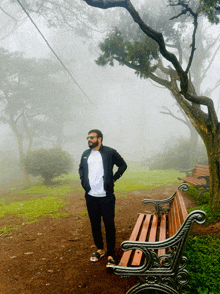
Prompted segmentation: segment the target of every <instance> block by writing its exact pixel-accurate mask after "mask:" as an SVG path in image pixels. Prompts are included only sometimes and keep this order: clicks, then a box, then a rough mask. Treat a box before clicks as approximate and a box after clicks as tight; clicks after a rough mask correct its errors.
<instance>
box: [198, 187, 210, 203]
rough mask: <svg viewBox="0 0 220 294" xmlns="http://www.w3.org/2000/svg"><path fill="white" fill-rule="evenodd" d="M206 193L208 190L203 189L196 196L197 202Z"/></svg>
mask: <svg viewBox="0 0 220 294" xmlns="http://www.w3.org/2000/svg"><path fill="white" fill-rule="evenodd" d="M206 192H209V189H208V188H204V189H203V190H202V191H201V192H200V193H199V195H198V196H197V200H199V198H200V197H201V196H202V194H204V193H206Z"/></svg>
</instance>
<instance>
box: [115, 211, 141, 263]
mask: <svg viewBox="0 0 220 294" xmlns="http://www.w3.org/2000/svg"><path fill="white" fill-rule="evenodd" d="M143 219H144V214H143V213H141V214H139V216H138V219H137V222H136V224H135V227H134V229H133V231H132V233H131V236H130V239H129V241H136V240H137V237H138V234H139V231H140V228H141V225H142V223H143ZM131 253H132V250H129V251H126V252H124V253H123V255H122V258H121V260H120V263H119V265H122V266H127V265H128V262H129V259H130V256H131Z"/></svg>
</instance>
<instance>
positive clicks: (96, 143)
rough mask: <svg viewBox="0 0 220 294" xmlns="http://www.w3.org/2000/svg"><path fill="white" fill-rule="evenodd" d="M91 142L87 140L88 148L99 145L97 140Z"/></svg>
mask: <svg viewBox="0 0 220 294" xmlns="http://www.w3.org/2000/svg"><path fill="white" fill-rule="evenodd" d="M91 143H92V142H88V145H89V148H90V149H93V148H95V147H96V146H98V145H99V142H98V140H97V141H96V142H94V143H92V144H91Z"/></svg>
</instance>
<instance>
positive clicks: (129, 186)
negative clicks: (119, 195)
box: [115, 170, 182, 192]
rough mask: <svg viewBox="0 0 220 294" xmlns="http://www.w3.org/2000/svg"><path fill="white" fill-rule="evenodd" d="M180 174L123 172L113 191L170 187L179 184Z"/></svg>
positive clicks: (170, 172)
mask: <svg viewBox="0 0 220 294" xmlns="http://www.w3.org/2000/svg"><path fill="white" fill-rule="evenodd" d="M181 175H182V174H181V173H179V172H177V171H173V170H166V171H163V170H158V171H147V172H125V173H124V175H123V176H122V177H121V178H120V179H119V180H118V181H117V182H116V183H115V191H116V192H117V191H134V190H149V189H152V188H155V187H158V186H170V185H173V184H178V183H180V182H179V180H178V179H177V178H178V177H180V176H181Z"/></svg>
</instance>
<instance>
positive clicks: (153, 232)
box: [148, 214, 158, 242]
mask: <svg viewBox="0 0 220 294" xmlns="http://www.w3.org/2000/svg"><path fill="white" fill-rule="evenodd" d="M157 224H158V214H154V216H153V220H152V225H151V230H150V235H149V240H148V242H155V241H156V236H157Z"/></svg>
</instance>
